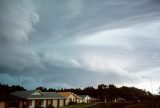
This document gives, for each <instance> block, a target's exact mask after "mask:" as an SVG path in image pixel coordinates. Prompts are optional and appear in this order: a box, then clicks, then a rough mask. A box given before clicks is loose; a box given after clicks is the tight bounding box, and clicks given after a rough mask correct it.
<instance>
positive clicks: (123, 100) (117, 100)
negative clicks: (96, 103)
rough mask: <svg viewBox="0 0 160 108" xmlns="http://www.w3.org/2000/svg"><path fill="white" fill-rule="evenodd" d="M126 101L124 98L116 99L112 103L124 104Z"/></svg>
mask: <svg viewBox="0 0 160 108" xmlns="http://www.w3.org/2000/svg"><path fill="white" fill-rule="evenodd" d="M125 101H126V99H125V98H122V97H118V98H116V99H115V100H114V102H125Z"/></svg>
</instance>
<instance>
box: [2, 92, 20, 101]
mask: <svg viewBox="0 0 160 108" xmlns="http://www.w3.org/2000/svg"><path fill="white" fill-rule="evenodd" d="M5 100H18V97H17V96H12V95H9V94H6V93H3V94H2V93H0V101H5Z"/></svg>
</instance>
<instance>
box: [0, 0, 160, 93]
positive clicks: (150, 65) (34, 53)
mask: <svg viewBox="0 0 160 108" xmlns="http://www.w3.org/2000/svg"><path fill="white" fill-rule="evenodd" d="M159 4H160V2H159V0H134V1H133V0H119V1H117V0H101V1H98V0H87V1H86V0H68V1H61V0H59V1H56V0H48V1H43V0H41V1H39V0H34V1H31V0H29V1H25V0H21V1H20V0H15V1H9V0H1V1H0V14H1V15H0V82H1V83H7V84H21V85H23V86H25V87H26V88H28V89H33V88H35V87H37V86H47V87H53V88H54V87H55V88H61V87H85V86H90V85H92V86H97V85H98V84H100V83H106V84H109V83H114V84H116V85H118V86H121V85H128V86H136V87H140V88H142V89H147V90H150V87H148V86H146V83H145V82H147V83H150V82H149V80H148V79H142V76H149V77H152V79H153V84H154V92H155V93H156V88H157V87H158V86H159V85H158V83H159V82H160V81H159V77H160V75H159V73H158V71H159V70H160V68H159V65H160V59H159V56H160V52H159V49H160V44H159V40H160V38H159V34H160V32H159V29H160V13H159V9H160V5H159ZM30 83H32V85H31V84H30Z"/></svg>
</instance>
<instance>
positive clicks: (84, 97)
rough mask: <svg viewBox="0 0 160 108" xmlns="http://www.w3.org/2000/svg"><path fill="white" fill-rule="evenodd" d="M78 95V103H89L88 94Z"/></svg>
mask: <svg viewBox="0 0 160 108" xmlns="http://www.w3.org/2000/svg"><path fill="white" fill-rule="evenodd" d="M78 96H79V97H80V103H89V102H91V100H92V98H91V97H90V96H89V95H78Z"/></svg>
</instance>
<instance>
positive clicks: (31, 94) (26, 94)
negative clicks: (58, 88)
mask: <svg viewBox="0 0 160 108" xmlns="http://www.w3.org/2000/svg"><path fill="white" fill-rule="evenodd" d="M36 92H38V93H39V94H35V93H36ZM11 95H13V96H18V97H20V98H24V99H65V97H63V96H61V95H59V94H58V93H56V92H41V91H39V90H38V91H36V90H30V91H16V92H13V93H11Z"/></svg>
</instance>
